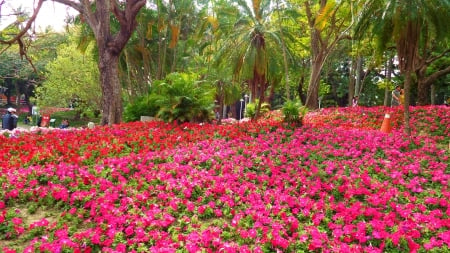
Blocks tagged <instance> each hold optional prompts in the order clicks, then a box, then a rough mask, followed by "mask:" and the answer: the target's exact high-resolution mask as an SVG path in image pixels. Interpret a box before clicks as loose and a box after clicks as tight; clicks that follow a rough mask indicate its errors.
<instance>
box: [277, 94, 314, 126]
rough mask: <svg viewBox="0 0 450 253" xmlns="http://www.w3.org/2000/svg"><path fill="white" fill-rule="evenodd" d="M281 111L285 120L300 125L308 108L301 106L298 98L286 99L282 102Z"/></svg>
mask: <svg viewBox="0 0 450 253" xmlns="http://www.w3.org/2000/svg"><path fill="white" fill-rule="evenodd" d="M282 112H283V116H284V121H285V122H287V123H293V124H296V125H301V124H302V120H303V117H304V116H305V114H306V113H307V112H308V109H307V108H306V107H305V106H302V105H301V103H300V101H298V100H288V101H286V102H285V103H284V105H283V108H282Z"/></svg>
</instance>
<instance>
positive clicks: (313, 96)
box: [306, 53, 325, 109]
mask: <svg viewBox="0 0 450 253" xmlns="http://www.w3.org/2000/svg"><path fill="white" fill-rule="evenodd" d="M324 58H325V57H324V56H323V54H321V53H319V55H317V56H316V57H315V59H313V61H312V63H311V66H312V68H311V75H310V79H309V86H308V93H307V97H306V107H308V108H309V109H317V108H319V85H320V72H321V71H322V66H323V63H324V61H325V59H324Z"/></svg>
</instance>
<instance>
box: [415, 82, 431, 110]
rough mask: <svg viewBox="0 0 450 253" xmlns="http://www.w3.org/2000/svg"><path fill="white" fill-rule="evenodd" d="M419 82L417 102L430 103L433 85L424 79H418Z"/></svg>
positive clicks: (420, 103) (419, 103)
mask: <svg viewBox="0 0 450 253" xmlns="http://www.w3.org/2000/svg"><path fill="white" fill-rule="evenodd" d="M418 81H419V82H418V83H417V104H418V105H429V104H430V102H431V98H430V94H431V85H430V84H428V83H426V82H423V80H418Z"/></svg>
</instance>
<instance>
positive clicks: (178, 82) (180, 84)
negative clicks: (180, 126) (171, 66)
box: [149, 73, 214, 123]
mask: <svg viewBox="0 0 450 253" xmlns="http://www.w3.org/2000/svg"><path fill="white" fill-rule="evenodd" d="M149 101H150V102H151V103H155V105H156V106H157V107H158V108H159V109H158V111H157V113H156V117H158V118H160V119H162V120H164V121H166V122H173V121H177V122H179V123H183V122H204V121H209V120H211V119H212V117H213V115H214V114H213V109H214V88H212V87H211V86H210V85H208V84H206V83H202V82H199V81H198V76H197V75H196V74H186V73H171V74H169V75H168V76H167V77H166V79H165V80H162V81H159V82H156V83H155V84H154V87H153V88H152V93H151V94H150V97H149Z"/></svg>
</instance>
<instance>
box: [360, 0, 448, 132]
mask: <svg viewBox="0 0 450 253" xmlns="http://www.w3.org/2000/svg"><path fill="white" fill-rule="evenodd" d="M362 2H363V8H362V10H361V12H360V15H359V20H358V24H357V26H356V28H355V33H356V35H357V37H359V38H361V37H362V36H363V35H364V34H365V33H366V31H368V30H369V31H371V35H372V36H374V38H375V39H376V40H377V43H378V46H379V47H378V52H379V53H382V52H384V51H385V49H386V47H387V46H388V44H389V43H390V42H394V43H395V46H396V50H397V56H398V61H399V68H400V72H401V73H402V74H403V75H404V77H405V82H404V90H405V103H404V121H405V122H404V123H405V132H406V133H407V134H411V128H410V125H409V118H410V114H409V105H410V98H411V85H412V83H413V74H414V71H415V64H416V62H417V60H418V56H419V48H420V45H421V42H422V41H421V39H422V38H423V37H422V36H424V35H425V30H426V29H430V30H432V31H433V32H434V34H435V36H436V38H445V37H448V34H449V26H448V24H447V22H448V20H449V18H450V1H449V0H439V1H429V0H366V1H362Z"/></svg>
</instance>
